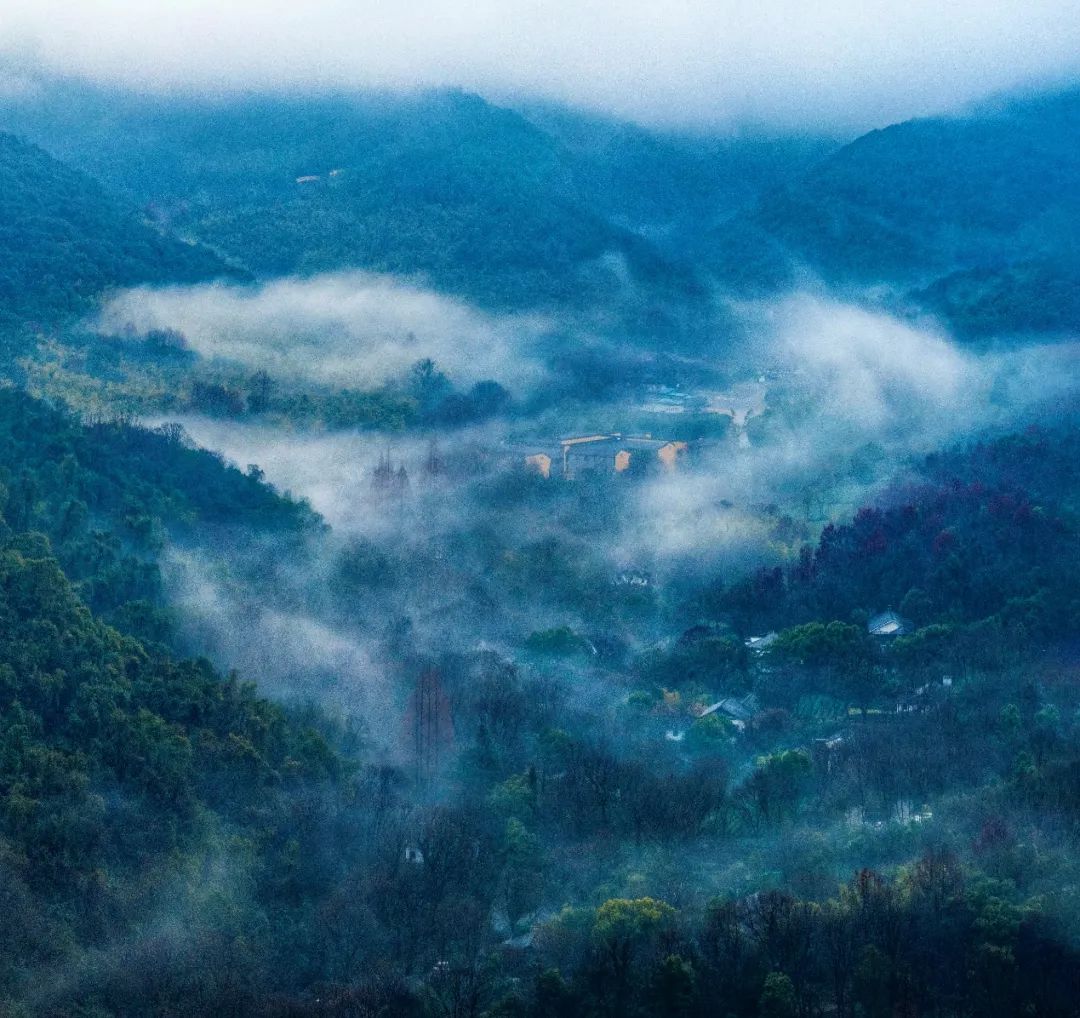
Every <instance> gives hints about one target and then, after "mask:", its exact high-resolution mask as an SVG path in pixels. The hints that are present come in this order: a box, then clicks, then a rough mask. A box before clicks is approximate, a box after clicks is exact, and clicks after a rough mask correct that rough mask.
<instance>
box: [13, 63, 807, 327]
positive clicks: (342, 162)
mask: <svg viewBox="0 0 1080 1018" xmlns="http://www.w3.org/2000/svg"><path fill="white" fill-rule="evenodd" d="M0 125H3V126H7V127H9V128H15V129H18V130H20V131H22V132H24V133H26V134H27V135H28V136H30V137H33V138H34V139H35V140H36V141H37V142H38V143H40V144H42V145H43V146H45V147H46V148H48V149H49V150H50V151H53V152H54V153H56V154H57V155H59V156H60V157H62V158H65V159H68V160H71V161H72V162H73V163H74V164H76V165H78V166H80V167H82V168H83V169H85V170H87V171H88V172H91V173H93V174H95V175H97V176H99V177H101V178H102V179H103V180H105V181H106V182H108V183H109V185H110V186H112V187H115V188H117V189H119V190H123V191H124V192H126V193H127V195H128V196H129V197H130V198H131V199H132V200H133V201H135V202H137V203H138V204H140V205H141V206H143V207H145V208H147V209H148V210H150V211H151V212H152V214H153V215H154V216H156V217H157V218H158V220H159V221H160V222H161V223H162V224H163V225H165V226H167V227H169V228H171V229H175V230H179V231H182V232H184V233H186V234H189V235H191V236H193V237H197V238H198V239H200V240H202V241H204V242H206V243H207V244H209V245H211V246H213V247H214V248H215V249H217V250H220V251H222V252H224V253H226V254H228V255H229V256H231V257H233V258H235V259H236V260H237V261H238V262H239V263H241V264H243V265H245V266H246V267H247V268H249V269H250V270H251V271H253V272H255V273H257V274H259V275H263V276H275V275H283V274H289V273H310V272H320V271H327V270H334V269H341V268H364V269H369V270H373V271H378V272H388V273H395V274H399V275H404V276H410V277H414V278H418V279H420V280H422V281H425V282H427V283H428V284H430V285H432V286H434V287H437V288H439V289H441V290H444V291H447V292H450V293H454V294H458V295H460V296H463V297H465V298H467V299H470V300H472V301H475V302H477V303H479V304H482V305H484V306H487V307H492V308H496V309H507V308H513V309H536V308H542V309H552V308H555V309H560V310H565V309H570V310H573V311H580V310H582V309H585V308H588V309H590V310H592V309H600V311H601V312H602V313H610V312H611V311H615V312H617V313H618V315H619V316H620V321H621V322H622V323H623V324H624V325H628V326H629V327H630V328H636V329H642V330H661V331H662V330H665V329H676V328H678V327H679V323H680V321H681V322H682V323H683V324H685V322H686V321H687V320H690V319H699V318H700V317H701V311H702V308H703V306H704V304H705V302H706V300H707V288H706V287H705V286H704V285H703V281H702V280H701V278H700V277H699V274H698V273H697V272H696V271H695V269H694V268H693V267H692V265H691V264H690V262H691V255H692V250H691V248H692V245H691V244H690V243H688V241H687V237H688V234H689V233H691V232H694V231H696V232H698V233H700V232H701V224H702V223H713V222H715V221H717V220H718V219H719V218H722V217H723V216H727V215H730V214H731V213H732V212H734V210H735V209H736V208H737V207H738V206H739V205H740V204H741V203H742V202H744V201H745V200H746V198H747V197H749V196H751V195H753V194H756V193H757V191H758V190H759V189H760V187H761V186H763V184H764V183H771V182H774V181H775V180H776V179H777V178H778V177H779V176H783V174H784V172H785V169H786V168H790V169H792V170H794V169H795V168H799V167H801V166H802V165H803V164H804V163H805V161H806V158H807V154H806V153H807V152H808V151H811V152H817V151H819V149H817V148H814V146H813V145H811V144H810V143H803V142H799V143H787V142H783V143H781V142H771V141H767V140H748V141H745V142H744V141H742V140H739V139H733V140H732V139H728V140H720V141H717V140H715V139H712V140H710V139H703V138H694V137H690V136H686V137H675V136H665V135H660V134H657V133H655V132H647V131H645V130H643V129H639V128H634V127H631V126H629V125H625V124H620V123H618V122H613V121H604V120H601V119H599V118H590V117H585V116H583V115H579V114H575V113H571V112H570V111H566V110H552V109H550V108H549V109H545V110H539V109H529V110H523V111H520V112H519V111H515V110H511V109H504V108H500V107H498V106H495V105H493V104H492V103H489V102H486V101H485V100H483V99H481V98H479V97H477V96H474V95H470V94H466V93H463V92H459V91H442V92H429V93H421V94H416V95H412V96H406V97H402V96H383V95H372V94H363V95H348V96H337V97H333V96H331V97H325V96H323V97H297V96H292V97H282V96H276V97H275V96H243V97H233V98H229V99H222V100H207V99H195V98H190V97H188V98H178V97H174V96H171V97H163V98H146V97H135V96H132V95H129V94H123V93H114V92H108V91H99V90H95V89H93V88H90V87H89V86H83V85H73V84H55V83H54V84H52V85H50V86H49V87H48V88H47V89H46V90H45V91H44V92H42V93H40V94H38V95H37V96H36V98H35V97H30V98H24V99H22V100H21V101H20V102H17V103H12V104H10V106H9V108H8V109H6V110H5V111H3V113H0ZM688 309H689V310H688Z"/></svg>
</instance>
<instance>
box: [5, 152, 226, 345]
mask: <svg viewBox="0 0 1080 1018" xmlns="http://www.w3.org/2000/svg"><path fill="white" fill-rule="evenodd" d="M229 271H230V270H229V269H227V268H226V266H225V265H224V264H223V263H222V262H221V260H220V259H218V258H217V257H216V256H215V255H214V254H212V253H211V252H210V251H208V250H206V249H205V248H203V247H199V246H197V245H193V244H188V243H184V242H183V241H180V240H178V239H176V238H175V237H172V236H170V235H168V234H167V233H165V232H163V231H162V230H161V229H159V228H157V227H154V226H152V225H150V224H148V223H147V222H145V221H144V220H143V219H142V218H141V217H139V216H138V215H137V214H136V213H135V212H134V211H133V210H132V209H130V208H128V207H126V206H125V204H124V203H123V201H121V200H120V199H118V198H117V197H115V196H114V195H112V194H110V193H109V192H108V191H107V190H106V189H105V188H104V187H102V186H101V185H100V184H98V183H97V182H96V181H95V180H93V179H92V178H90V177H89V176H87V175H86V174H84V173H81V172H78V171H76V170H74V169H72V168H70V167H69V166H66V165H64V164H63V163H61V162H58V161H57V160H56V159H54V158H53V157H52V156H50V155H48V154H47V153H46V152H44V151H43V150H42V149H40V148H37V147H36V146H34V145H31V144H28V143H26V142H24V141H21V140H19V139H18V138H16V137H14V136H12V135H10V134H0V324H8V323H11V322H17V321H22V320H26V319H33V320H42V321H54V320H57V319H59V318H62V317H64V316H65V315H68V314H71V313H74V312H79V311H82V310H84V309H85V308H86V307H87V306H88V302H89V301H90V299H91V298H93V297H94V296H96V295H97V294H99V293H101V292H102V291H103V290H106V289H108V288H109V287H114V286H130V285H133V284H136V283H165V282H179V283H187V282H194V281H196V280H201V279H209V278H212V277H214V276H218V275H222V274H225V273H228V272H229Z"/></svg>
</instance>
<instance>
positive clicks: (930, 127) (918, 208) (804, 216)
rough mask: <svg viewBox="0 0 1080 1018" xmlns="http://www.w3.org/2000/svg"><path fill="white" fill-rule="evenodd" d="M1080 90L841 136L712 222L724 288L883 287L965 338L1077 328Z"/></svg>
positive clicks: (713, 252)
mask: <svg viewBox="0 0 1080 1018" xmlns="http://www.w3.org/2000/svg"><path fill="white" fill-rule="evenodd" d="M1078 226H1080V91H1072V92H1067V93H1063V94H1057V95H1052V96H1047V97H1041V98H1037V99H1027V100H1023V101H1018V102H1014V103H1009V104H1003V105H1000V106H998V107H997V108H990V109H984V110H979V111H976V112H974V113H971V114H969V115H967V116H963V117H951V118H937V119H926V120H912V121H909V122H907V123H903V124H898V125H895V126H893V127H889V128H886V129H885V130H880V131H872V132H870V133H869V134H866V135H864V136H862V137H861V138H858V139H856V140H855V141H854V142H852V143H850V144H848V145H845V146H844V147H842V148H840V149H839V150H838V151H836V152H834V153H832V154H831V155H829V156H827V157H826V158H824V159H823V160H821V161H820V162H818V163H816V164H815V165H814V166H813V167H811V168H810V169H809V170H808V171H806V172H804V173H802V174H799V175H797V176H796V177H794V178H792V179H791V180H788V181H786V182H784V183H783V184H781V185H780V186H778V187H775V188H771V189H769V190H768V191H766V192H765V193H764V194H762V195H761V196H760V197H759V198H758V199H757V200H756V201H754V202H753V203H752V204H751V205H750V206H749V207H748V208H747V209H745V210H744V211H742V212H741V213H740V214H739V215H737V216H735V217H734V218H733V219H731V220H730V221H729V222H726V223H724V224H723V225H721V226H720V227H719V228H718V229H716V230H715V231H713V232H712V234H711V236H710V241H709V249H710V258H709V261H710V264H711V266H712V268H713V271H714V273H715V274H716V275H717V277H718V278H719V279H720V280H722V281H723V282H724V283H725V284H726V285H728V286H731V287H733V288H734V289H736V290H738V291H740V292H743V293H747V292H749V293H761V292H769V291H771V290H775V289H778V288H781V287H786V286H790V285H792V284H794V283H795V282H796V281H797V280H798V279H799V277H800V275H803V274H810V275H812V276H815V277H817V278H819V279H821V280H824V281H825V282H826V283H827V284H829V285H831V286H834V287H851V286H855V287H866V286H880V285H882V284H885V285H887V286H889V287H892V288H893V289H894V290H895V291H897V293H898V294H904V295H905V296H906V298H907V300H908V301H910V302H911V303H912V304H914V305H917V306H920V307H923V308H925V309H927V310H930V311H933V312H936V313H938V314H940V315H942V316H943V317H944V318H945V319H946V320H947V321H948V322H949V323H950V324H952V325H953V327H954V328H955V329H957V330H958V331H959V332H961V333H963V334H968V335H992V334H998V333H1015V332H1027V331H1038V332H1041V331H1058V330H1069V329H1076V328H1077V327H1080V298H1078V296H1077V295H1078V293H1080V286H1078V284H1080V244H1078V240H1077V227H1078Z"/></svg>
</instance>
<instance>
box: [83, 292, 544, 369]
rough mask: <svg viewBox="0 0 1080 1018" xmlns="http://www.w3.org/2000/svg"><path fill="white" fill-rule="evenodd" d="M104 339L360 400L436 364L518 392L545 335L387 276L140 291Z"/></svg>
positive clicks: (527, 320)
mask: <svg viewBox="0 0 1080 1018" xmlns="http://www.w3.org/2000/svg"><path fill="white" fill-rule="evenodd" d="M95 328H96V329H97V330H98V331H99V332H102V333H110V334H124V333H130V332H134V333H135V334H138V335H144V334H145V333H147V332H150V331H151V330H155V329H175V330H178V331H179V332H181V333H183V335H184V337H185V338H186V339H187V341H188V343H189V344H190V346H191V347H192V348H193V349H194V350H195V351H197V352H198V353H199V354H200V355H202V356H203V357H206V358H208V359H215V358H219V359H222V360H226V361H230V362H234V363H239V364H243V365H246V366H248V367H251V368H263V369H265V370H267V371H269V372H270V373H271V374H277V375H280V376H289V377H295V378H300V379H304V380H307V381H314V382H323V383H331V384H336V385H342V386H351V387H356V388H365V387H374V386H377V385H379V384H381V383H383V382H385V381H388V380H391V379H395V378H399V377H401V376H402V375H403V374H404V373H405V372H407V371H408V368H409V366H410V365H412V364H413V363H415V362H416V361H417V360H420V359H421V358H424V357H431V358H433V359H434V360H435V361H436V362H437V363H438V365H439V366H440V367H441V368H442V369H443V370H444V371H446V372H448V373H449V374H450V375H451V376H452V377H453V378H454V380H455V381H456V382H459V383H463V384H464V383H472V382H477V381H480V380H482V379H485V378H497V379H498V380H499V381H501V382H503V384H505V385H507V387H509V388H511V389H512V390H513V389H525V388H529V387H531V386H532V385H534V384H535V383H536V382H537V381H538V380H539V379H540V378H541V377H542V376H543V373H544V369H543V367H542V366H541V362H540V360H539V359H538V358H537V357H534V356H533V354H532V347H533V344H534V343H536V342H537V341H538V340H539V338H540V337H542V336H543V335H544V334H545V332H546V330H547V328H548V324H547V323H546V322H545V321H544V320H543V319H541V318H538V317H532V316H524V315H506V316H494V315H490V314H486V313H485V312H483V311H480V310H478V309H475V308H473V307H471V306H469V305H468V304H466V303H464V302H463V301H460V300H456V299H454V298H451V297H446V296H443V295H441V294H438V293H435V292H433V291H431V290H426V289H423V288H421V287H419V286H413V285H410V284H407V283H403V282H401V281H399V280H396V279H393V278H391V277H387V276H379V275H373V274H370V273H363V272H342V273H329V274H324V275H318V276H313V277H310V278H297V277H288V278H284V279H277V280H272V281H270V282H267V283H264V284H261V285H258V286H244V285H238V284H231V283H208V284H202V285H198V286H175V287H165V288H152V287H140V288H136V289H132V290H126V291H123V292H122V293H120V294H118V295H116V296H115V297H113V299H112V300H110V301H109V302H108V304H107V305H106V306H105V308H104V309H103V310H102V312H101V314H100V316H99V317H98V319H97V321H96V322H95Z"/></svg>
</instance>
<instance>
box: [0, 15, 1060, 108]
mask: <svg viewBox="0 0 1080 1018" xmlns="http://www.w3.org/2000/svg"><path fill="white" fill-rule="evenodd" d="M0 40H3V42H2V43H0V45H3V46H4V47H6V48H10V49H12V50H15V51H18V52H20V53H21V54H22V55H23V56H24V58H25V55H26V54H27V53H28V52H29V53H31V54H33V59H34V60H35V61H37V62H40V63H43V64H44V65H45V66H46V67H48V68H51V69H58V70H62V71H66V72H77V73H79V74H90V75H93V76H95V77H101V78H106V79H123V80H125V81H128V82H133V83H136V84H138V85H139V86H140V87H145V86H147V85H153V86H156V87H163V86H164V87H168V86H174V85H186V86H194V87H197V88H199V89H204V90H215V91H216V90H218V89H221V88H225V87H243V86H259V87H262V86H267V85H269V86H274V87H295V86H301V87H306V88H312V87H316V88H317V87H321V86H325V85H331V84H332V85H350V86H351V85H361V86H368V85H374V86H393V87H399V86H403V87H409V86H431V85H460V86H462V87H464V88H468V89H474V90H477V91H480V92H481V93H483V94H486V95H489V96H491V97H494V98H501V97H505V96H507V95H509V94H516V93H522V92H524V93H528V94H531V95H535V96H541V97H548V98H554V99H558V100H563V101H568V102H571V103H573V104H577V105H583V106H587V107H592V108H597V109H601V110H605V111H608V112H613V113H617V114H620V115H625V116H630V117H632V118H635V119H639V120H645V121H662V122H668V123H671V122H703V121H708V122H714V123H730V122H740V121H748V120H749V121H767V122H772V123H779V124H790V123H801V122H807V123H811V124H821V123H826V124H836V125H848V126H859V127H865V126H872V125H874V124H881V123H886V122H890V121H894V120H897V119H902V118H904V117H907V116H911V115H915V114H919V113H926V112H934V111H937V110H941V109H947V108H949V107H954V106H956V105H959V104H963V103H965V102H968V101H971V100H973V99H978V98H981V97H983V96H986V95H988V94H991V93H994V92H998V91H1001V90H1004V89H1011V88H1014V87H1016V86H1023V85H1027V84H1041V83H1046V82H1056V81H1060V80H1063V79H1065V80H1069V79H1071V78H1072V77H1073V76H1075V75H1076V74H1077V72H1078V71H1080V0H960V2H956V0H895V2H890V3H883V2H880V0H659V2H651V3H650V2H643V0H622V2H614V0H607V2H604V3H598V2H595V0H466V2H461V0H382V2H372V0H294V2H290V3H283V2H279V0H261V2H256V0H150V2H147V0H83V2H81V3H72V2H71V0H0Z"/></svg>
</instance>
